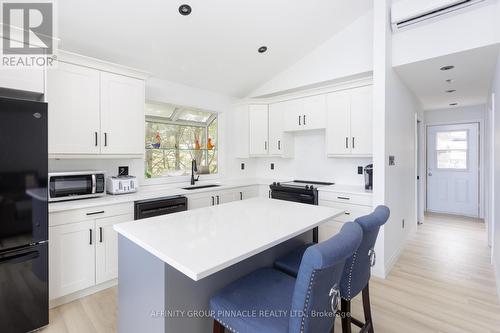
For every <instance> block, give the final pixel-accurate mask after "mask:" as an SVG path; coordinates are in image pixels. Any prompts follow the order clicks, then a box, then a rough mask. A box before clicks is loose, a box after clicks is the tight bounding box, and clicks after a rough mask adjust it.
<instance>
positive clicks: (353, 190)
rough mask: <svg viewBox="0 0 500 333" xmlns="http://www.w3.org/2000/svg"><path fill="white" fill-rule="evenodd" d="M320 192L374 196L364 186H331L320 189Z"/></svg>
mask: <svg viewBox="0 0 500 333" xmlns="http://www.w3.org/2000/svg"><path fill="white" fill-rule="evenodd" d="M318 191H319V192H322V191H324V192H338V193H348V194H360V195H370V196H371V195H373V192H372V191H367V190H365V187H364V186H362V185H361V186H359V185H343V184H335V185H329V186H321V187H318Z"/></svg>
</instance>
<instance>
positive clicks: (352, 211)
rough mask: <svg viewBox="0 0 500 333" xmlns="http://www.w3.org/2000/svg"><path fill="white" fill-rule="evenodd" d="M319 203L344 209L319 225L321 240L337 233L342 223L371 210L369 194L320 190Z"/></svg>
mask: <svg viewBox="0 0 500 333" xmlns="http://www.w3.org/2000/svg"><path fill="white" fill-rule="evenodd" d="M319 205H320V206H326V207H332V208H337V209H341V210H343V211H344V214H342V215H341V216H338V217H336V218H335V219H334V220H333V221H331V222H326V223H324V224H323V225H321V226H320V227H319V241H320V242H322V241H325V240H327V239H329V238H330V237H332V236H333V235H335V234H336V233H338V232H339V230H340V228H342V224H343V223H346V222H352V221H354V220H355V219H357V218H358V217H361V216H364V215H368V214H370V213H371V212H372V197H371V195H359V194H349V193H343V192H322V191H320V193H319Z"/></svg>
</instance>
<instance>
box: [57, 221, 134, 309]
mask: <svg viewBox="0 0 500 333" xmlns="http://www.w3.org/2000/svg"><path fill="white" fill-rule="evenodd" d="M75 215H77V214H75ZM49 218H50V217H49ZM133 219H134V215H133V214H131V213H128V214H123V215H117V216H110V217H102V218H93V219H88V220H84V221H80V222H73V223H72V222H71V220H69V221H67V223H66V224H60V225H55V226H50V227H49V284H50V288H49V292H50V295H49V297H50V299H56V298H59V297H62V296H65V295H68V294H71V293H74V292H77V291H80V290H83V289H86V288H89V287H92V286H94V285H97V284H100V283H103V282H106V281H109V280H112V279H115V278H117V277H118V240H117V237H118V236H117V233H116V232H115V231H114V230H113V225H115V224H117V223H122V222H129V221H132V220H133Z"/></svg>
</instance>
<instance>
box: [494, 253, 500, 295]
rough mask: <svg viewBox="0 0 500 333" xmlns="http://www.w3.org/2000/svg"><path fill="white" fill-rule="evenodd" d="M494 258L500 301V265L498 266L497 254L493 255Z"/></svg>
mask: <svg viewBox="0 0 500 333" xmlns="http://www.w3.org/2000/svg"><path fill="white" fill-rule="evenodd" d="M492 258H493V271H494V274H495V280H496V284H497V297H498V300H499V301H500V267H498V265H497V258H495V256H493V257H492Z"/></svg>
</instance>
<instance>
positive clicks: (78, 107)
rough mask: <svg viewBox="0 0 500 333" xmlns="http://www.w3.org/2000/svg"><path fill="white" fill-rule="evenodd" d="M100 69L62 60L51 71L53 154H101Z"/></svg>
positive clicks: (49, 111) (50, 124) (50, 101)
mask: <svg viewBox="0 0 500 333" xmlns="http://www.w3.org/2000/svg"><path fill="white" fill-rule="evenodd" d="M99 95H100V89H99V71H98V70H95V69H91V68H87V67H82V66H77V65H73V64H68V63H64V62H59V63H58V65H57V67H54V68H50V69H49V70H48V71H47V95H46V99H47V101H48V103H49V110H48V114H49V120H48V121H49V124H48V139H49V154H99V152H100V142H99V135H100V118H99V117H100V105H99V100H100V97H99Z"/></svg>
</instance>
